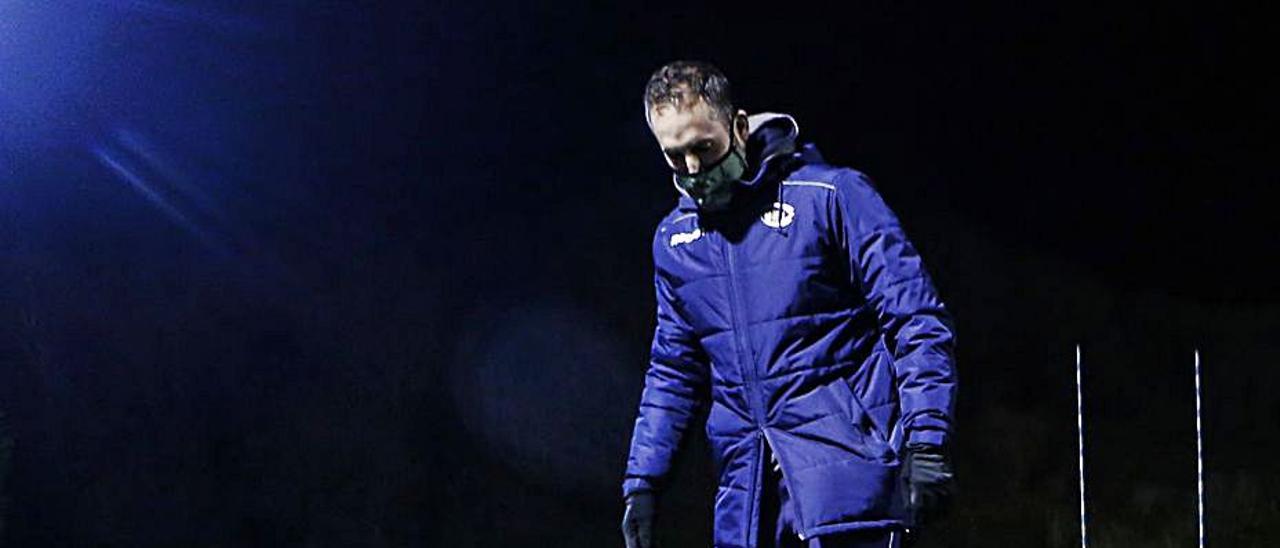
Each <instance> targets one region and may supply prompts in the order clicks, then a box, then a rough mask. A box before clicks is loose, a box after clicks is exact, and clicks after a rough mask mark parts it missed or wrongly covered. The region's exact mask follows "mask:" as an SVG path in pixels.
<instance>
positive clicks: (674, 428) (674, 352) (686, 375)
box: [622, 273, 710, 497]
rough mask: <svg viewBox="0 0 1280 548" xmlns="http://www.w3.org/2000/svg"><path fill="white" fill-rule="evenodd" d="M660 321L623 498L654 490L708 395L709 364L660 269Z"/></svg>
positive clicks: (643, 393) (655, 277) (657, 487)
mask: <svg viewBox="0 0 1280 548" xmlns="http://www.w3.org/2000/svg"><path fill="white" fill-rule="evenodd" d="M654 286H655V287H656V289H657V301H658V313H657V316H658V325H657V327H656V328H655V329H654V333H653V343H652V346H651V348H650V359H649V370H648V373H646V374H645V378H644V391H643V392H642V393H641V396H640V409H639V413H638V416H637V417H636V422H635V430H634V431H633V433H632V435H631V449H630V453H629V455H628V457H627V471H626V477H625V479H624V480H623V483H622V492H623V496H624V497H625V496H629V495H631V494H632V493H635V492H638V491H656V490H659V489H661V487H662V482H663V481H664V480H665V478H666V476H667V473H668V472H669V471H670V469H671V462H672V459H673V458H674V457H675V453H676V450H677V448H678V447H679V446H680V440H681V438H682V437H683V436H684V432H685V430H686V429H687V428H688V427H689V423H690V422H691V421H692V420H693V417H694V416H695V415H696V414H697V412H698V410H699V408H700V407H701V406H702V404H703V402H704V401H705V400H706V399H708V397H709V388H708V382H709V377H710V373H709V364H708V360H707V358H706V354H705V353H704V352H703V350H702V349H701V347H700V345H699V344H698V342H697V340H696V339H695V338H694V336H693V333H692V330H691V329H690V327H689V324H688V322H686V321H685V320H684V319H683V318H681V316H680V314H679V313H678V311H677V310H676V308H675V307H674V306H673V300H674V295H673V292H672V289H671V285H670V284H669V282H668V281H667V280H666V279H665V278H664V277H663V276H662V275H661V274H660V273H659V274H656V275H655V276H654Z"/></svg>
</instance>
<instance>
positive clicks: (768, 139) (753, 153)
mask: <svg viewBox="0 0 1280 548" xmlns="http://www.w3.org/2000/svg"><path fill="white" fill-rule="evenodd" d="M747 128H748V132H747V173H746V174H745V175H744V176H743V178H742V182H743V183H746V184H747V185H748V186H755V185H756V184H757V183H759V182H760V181H761V180H764V179H766V178H768V176H769V175H771V174H773V172H776V171H777V170H778V168H779V167H781V166H782V165H784V164H788V163H789V162H788V160H790V159H791V158H792V153H794V152H795V151H796V146H797V145H796V138H797V137H799V136H800V125H799V124H797V123H796V119H795V118H792V117H791V115H789V114H781V113H777V112H761V113H759V114H752V115H750V116H748V117H747Z"/></svg>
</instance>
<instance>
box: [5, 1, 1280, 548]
mask: <svg viewBox="0 0 1280 548" xmlns="http://www.w3.org/2000/svg"><path fill="white" fill-rule="evenodd" d="M261 4H262V3H254V2H240V3H227V2H221V3H215V2H182V3H178V2H164V1H151V2H108V1H103V2H88V3H70V2H0V246H2V247H0V412H2V413H3V418H2V419H0V428H3V429H4V430H6V431H7V436H5V437H6V438H7V441H0V482H3V483H2V485H0V499H3V500H6V501H7V502H0V518H2V519H0V529H2V531H0V544H5V543H7V544H6V545H9V546H256V545H263V546H281V545H285V546H620V545H621V539H620V535H619V534H618V529H617V524H618V521H619V519H620V516H621V511H622V506H621V501H620V500H619V491H620V489H619V485H620V481H621V474H622V468H623V465H624V461H625V457H626V455H625V450H626V445H627V442H628V440H629V436H630V429H631V423H632V420H633V419H634V412H635V405H636V403H637V401H638V398H639V393H640V388H641V383H642V376H643V372H644V368H645V366H646V358H647V351H648V344H649V336H650V335H651V330H652V325H653V319H652V314H653V297H652V285H651V278H650V276H651V274H652V271H651V263H650V256H649V241H650V237H651V234H652V230H653V228H654V226H655V225H656V223H657V221H658V220H659V219H660V218H661V216H662V215H663V214H664V213H665V211H666V210H667V209H668V208H669V207H671V206H672V205H673V203H674V200H675V193H674V191H673V190H672V188H671V186H670V184H669V182H668V181H669V179H668V178H667V173H666V172H665V165H664V164H663V162H662V160H661V157H660V156H659V154H658V151H657V149H656V146H655V144H654V143H653V141H652V137H651V136H650V135H649V134H648V133H647V130H646V128H645V126H644V119H643V115H642V113H643V111H642V107H641V91H642V88H643V85H644V83H645V81H646V79H647V77H648V75H649V73H650V72H651V71H653V70H654V69H655V68H657V67H658V66H659V65H661V64H663V63H665V62H667V61H670V60H673V59H677V58H698V59H707V60H711V61H713V62H715V63H717V64H718V65H720V66H721V68H723V69H724V70H725V71H726V73H727V74H728V75H729V77H730V79H731V80H732V81H733V82H734V84H735V86H736V91H737V98H738V102H739V103H740V105H741V106H742V107H743V108H745V109H747V110H748V111H750V112H756V111H764V110H773V111H783V112H789V113H791V114H793V115H794V116H795V117H796V118H797V120H798V121H799V123H800V126H801V134H802V136H803V137H807V138H809V139H812V140H814V141H815V142H817V143H818V144H819V145H820V146H821V148H822V150H823V151H824V153H825V155H826V156H827V157H828V159H829V160H831V161H833V162H834V163H838V164H843V165H849V166H853V167H857V168H859V169H861V170H863V171H865V172H867V173H869V174H870V175H871V176H872V177H873V178H875V180H876V181H877V183H878V185H879V187H880V189H881V192H882V193H883V195H884V196H885V198H886V200H887V201H888V202H889V204H890V206H891V207H892V208H893V209H894V210H895V211H896V212H897V213H898V214H899V216H900V217H901V218H902V220H903V222H904V224H905V226H906V227H907V229H908V233H909V234H910V235H911V236H912V238H913V240H914V241H915V243H916V245H917V247H919V248H920V250H921V253H922V254H923V256H924V258H925V261H926V264H927V265H928V267H929V269H930V271H931V272H932V274H933V276H934V278H935V281H936V282H937V284H938V286H939V288H940V290H941V292H942V294H943V296H944V298H945V300H946V301H947V304H948V306H949V307H950V308H951V309H952V310H953V312H954V313H955V315H956V318H957V321H958V334H959V343H960V346H959V355H958V363H959V370H960V374H961V382H962V384H961V400H960V405H959V411H958V421H959V425H960V430H959V434H958V436H959V437H958V446H957V448H956V454H955V459H956V467H957V469H958V473H959V476H960V481H961V483H960V489H961V494H960V497H959V500H958V501H957V505H956V509H955V512H954V513H953V515H952V517H951V519H950V520H949V521H947V522H946V523H944V524H942V525H940V526H939V529H940V530H939V531H937V533H936V534H934V535H933V536H932V537H931V538H930V539H929V541H928V542H927V543H926V545H928V546H1071V545H1074V543H1076V542H1078V523H1077V518H1076V512H1077V499H1076V497H1077V495H1076V491H1075V489H1076V476H1075V473H1076V468H1075V465H1076V445H1075V430H1074V425H1075V417H1074V411H1075V408H1074V406H1075V398H1074V396H1075V393H1074V369H1073V363H1074V352H1075V350H1074V349H1075V345H1076V344H1080V345H1082V348H1083V355H1084V363H1085V394H1086V400H1087V401H1086V405H1085V407H1086V409H1085V411H1086V420H1087V427H1088V428H1089V432H1088V440H1087V441H1086V445H1087V447H1088V464H1087V465H1088V467H1089V473H1090V478H1089V489H1090V494H1089V501H1090V516H1091V521H1090V525H1091V529H1090V532H1091V535H1092V538H1091V540H1093V541H1095V542H1094V544H1095V545H1097V546H1147V545H1149V546H1166V545H1174V544H1176V545H1190V544H1191V543H1192V542H1194V535H1195V479H1194V475H1193V473H1194V470H1195V460H1194V455H1195V452H1194V449H1195V441H1194V440H1195V438H1194V426H1193V424H1194V423H1193V418H1194V406H1193V400H1192V397H1193V392H1192V376H1191V374H1192V352H1193V349H1195V348H1199V349H1200V350H1201V352H1202V356H1203V362H1204V390H1205V408H1204V413H1205V459H1206V480H1207V495H1206V497H1207V512H1208V530H1209V541H1210V544H1221V545H1229V546H1267V545H1277V544H1280V528H1277V527H1276V525H1277V524H1278V523H1280V506H1278V504H1280V503H1277V498H1276V497H1275V495H1274V494H1275V492H1276V490H1277V489H1278V488H1280V463H1277V462H1276V461H1275V460H1274V459H1270V458H1268V457H1269V456H1271V455H1274V454H1275V451H1276V450H1277V445H1278V444H1277V441H1276V440H1277V438H1276V435H1277V430H1280V425H1277V421H1276V419H1277V416H1278V415H1280V404H1277V400H1276V398H1275V397H1274V395H1273V394H1274V390H1275V385H1276V380H1277V376H1278V375H1280V373H1278V372H1277V371H1278V369H1277V367H1276V364H1277V358H1280V338H1278V337H1277V336H1276V333H1277V329H1280V282H1278V281H1277V280H1278V279H1280V278H1278V277H1277V275H1278V274H1280V269H1277V266H1276V264H1275V261H1274V259H1275V257H1276V251H1277V245H1276V228H1277V223H1276V222H1275V221H1274V219H1275V213H1274V211H1275V205H1274V202H1272V201H1270V200H1269V199H1267V194H1268V193H1267V191H1268V190H1270V188H1269V187H1270V186H1271V185H1274V184H1275V183H1276V182H1277V178H1276V176H1275V169H1274V160H1275V159H1276V158H1277V157H1278V155H1277V152H1280V151H1277V150H1276V148H1277V147H1276V139H1275V130H1276V126H1277V124H1276V115H1277V109H1276V103H1275V97H1277V96H1280V89H1277V85H1276V84H1277V81H1276V73H1277V71H1276V70H1275V67H1276V60H1275V57H1274V55H1273V54H1271V53H1268V52H1269V50H1270V49H1271V48H1274V47H1275V46H1276V45H1277V44H1276V42H1277V40H1276V39H1275V38H1274V37H1273V35H1274V32H1273V27H1274V25H1273V24H1272V23H1271V21H1272V19H1271V18H1270V17H1268V14H1266V13H1263V12H1262V10H1260V9H1246V8H1244V7H1224V6H1218V5H1213V6H1210V5H1205V4H1201V5H1198V6H1195V7H1194V8H1193V7H1192V6H1190V5H1185V6H1177V5H1172V4H1167V3H1166V4H1164V5H1160V6H1158V7H1148V8H1128V7H1123V6H1122V5H1115V4H1114V3H1110V4H1100V5H1092V6H1091V5H1081V4H1079V3H1061V4H1059V5H1055V6H1039V7H1026V6H1022V5H1020V4H1018V5H1000V6H985V7H972V6H970V7H960V6H952V5H943V4H941V3H938V4H930V5H924V4H921V5H915V4H912V5H908V6H895V7H883V6H879V7H878V6H868V5H862V4H860V3H859V4H858V7H857V8H856V9H848V10H846V11H842V12H817V11H810V10H808V9H805V8H802V7H800V6H798V5H794V4H777V5H773V6H769V7H764V6H759V7H748V6H747V5H746V4H738V5H723V6H714V7H712V6H708V7H693V6H688V5H678V4H658V5H653V6H649V7H639V6H633V7H616V6H615V7H604V8H602V7H599V6H595V7H589V6H587V5H570V4H568V3H560V2H553V3H548V4H550V5H554V6H555V7H535V6H533V5H532V4H535V3H519V4H514V3H513V4H510V5H498V4H489V5H474V6H470V7H463V6H456V5H449V6H437V5H426V4H419V5H410V4H407V3H392V2H379V3H359V4H357V3H338V2H292V3H277V4H274V5H271V6H264V5H261ZM6 447H8V448H9V449H8V450H6V449H5V448H6ZM705 451H706V446H705V443H704V442H703V440H702V439H701V435H700V434H699V435H697V436H695V437H694V438H692V439H690V443H689V444H688V447H687V448H686V451H685V454H684V457H683V458H682V460H681V461H680V463H679V466H678V469H677V472H676V476H675V478H673V483H674V487H673V490H672V491H671V492H670V493H668V494H667V495H666V496H665V497H664V499H663V507H662V508H663V515H662V518H663V521H662V522H661V534H662V535H663V538H664V539H666V540H667V541H668V542H669V543H668V544H667V545H668V546H705V545H707V544H709V542H710V530H711V529H710V518H711V511H710V507H711V495H712V490H713V488H714V486H713V484H712V478H711V477H710V476H711V465H710V463H709V461H708V459H707V458H706V456H705ZM6 471H7V474H6ZM6 476H7V477H6Z"/></svg>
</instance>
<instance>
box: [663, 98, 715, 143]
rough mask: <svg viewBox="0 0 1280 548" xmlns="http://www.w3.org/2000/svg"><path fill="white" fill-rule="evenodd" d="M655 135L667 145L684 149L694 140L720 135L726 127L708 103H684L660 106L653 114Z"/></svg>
mask: <svg viewBox="0 0 1280 548" xmlns="http://www.w3.org/2000/svg"><path fill="white" fill-rule="evenodd" d="M650 124H651V125H652V126H653V134H654V136H655V137H657V138H658V140H659V141H661V142H662V143H663V145H664V146H682V145H684V144H686V143H688V142H690V141H694V140H697V139H701V138H706V137H714V136H716V135H719V134H720V133H721V132H722V130H723V128H722V127H721V124H720V123H719V121H718V120H717V119H716V117H715V111H714V110H712V109H711V108H710V105H708V104H707V103H706V102H705V101H702V100H697V99H695V100H694V101H685V102H683V103H682V104H679V105H677V104H674V103H659V104H657V105H654V107H653V110H652V111H650Z"/></svg>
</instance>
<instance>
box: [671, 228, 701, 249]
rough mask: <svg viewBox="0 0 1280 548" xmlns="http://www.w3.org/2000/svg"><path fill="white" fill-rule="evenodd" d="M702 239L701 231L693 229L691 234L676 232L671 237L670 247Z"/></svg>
mask: <svg viewBox="0 0 1280 548" xmlns="http://www.w3.org/2000/svg"><path fill="white" fill-rule="evenodd" d="M701 237H702V229H701V228H695V229H693V232H677V233H675V234H672V235H671V247H675V246H678V245H680V244H687V243H689V242H692V241H694V240H697V239H698V238H701Z"/></svg>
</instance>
